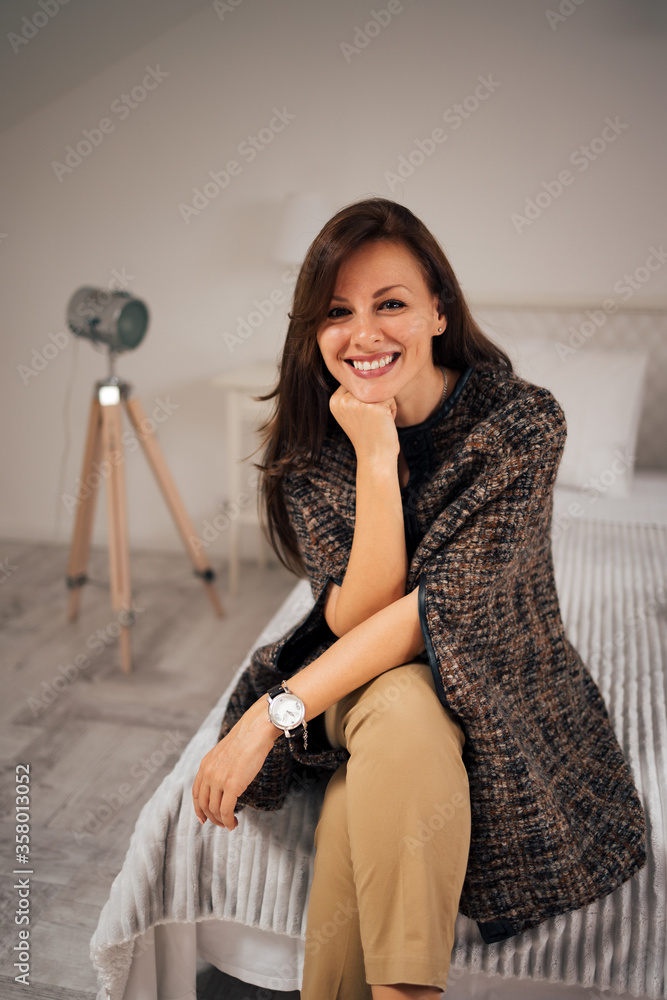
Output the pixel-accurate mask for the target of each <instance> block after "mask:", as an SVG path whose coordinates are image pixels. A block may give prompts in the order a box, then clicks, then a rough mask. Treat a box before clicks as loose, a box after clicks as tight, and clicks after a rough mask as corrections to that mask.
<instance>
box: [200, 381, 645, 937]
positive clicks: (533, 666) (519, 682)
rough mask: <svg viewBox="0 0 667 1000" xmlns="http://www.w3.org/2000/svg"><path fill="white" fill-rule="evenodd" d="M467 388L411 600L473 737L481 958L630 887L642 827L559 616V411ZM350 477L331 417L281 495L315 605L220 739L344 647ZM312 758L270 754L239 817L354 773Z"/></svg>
mask: <svg viewBox="0 0 667 1000" xmlns="http://www.w3.org/2000/svg"><path fill="white" fill-rule="evenodd" d="M466 375H467V376H468V377H466V378H461V379H459V385H457V388H456V391H455V393H454V394H453V395H452V397H450V399H449V400H448V401H447V403H445V404H444V406H443V407H442V408H441V409H440V410H439V411H438V413H437V414H436V416H435V417H434V418H432V420H431V421H430V424H429V430H430V441H431V444H430V447H432V448H434V449H435V472H434V473H433V474H432V475H431V476H430V477H428V478H427V480H426V481H425V482H424V483H423V484H422V485H421V488H420V489H419V490H418V491H417V493H416V494H414V493H413V495H412V496H411V499H410V508H411V509H410V510H409V511H406V512H405V513H406V516H410V517H412V518H413V519H414V520H413V523H416V525H417V526H418V530H419V537H420V541H419V543H418V544H417V547H416V550H415V551H414V554H413V556H412V559H411V561H410V565H409V571H408V577H407V581H406V593H409V592H411V591H412V590H413V589H414V588H415V587H418V588H419V599H418V604H419V616H420V622H421V628H422V634H423V637H424V644H425V648H426V655H427V657H428V661H429V663H430V666H431V669H432V672H433V677H434V680H435V685H436V690H437V692H438V695H439V697H440V699H441V701H442V703H443V704H444V705H445V706H446V707H447V708H448V710H449V711H450V712H451V713H452V714H453V715H454V716H455V717H456V719H457V721H458V722H459V724H460V725H461V727H462V729H463V731H464V734H465V737H466V741H465V747H464V757H463V760H464V763H465V766H466V770H467V772H468V779H469V784H470V797H471V810H472V834H471V844H470V854H469V860H468V868H467V872H466V878H465V882H464V886H463V891H462V894H461V899H460V902H459V908H460V910H461V911H462V912H463V913H464V914H466V915H467V916H469V917H471V918H472V919H474V920H476V921H477V922H478V924H479V927H480V930H481V933H482V936H483V938H484V940H485V941H487V942H488V941H499V940H502V939H504V938H507V937H510V936H511V935H513V934H516V933H518V932H520V931H522V930H527V929H528V928H530V927H532V926H534V925H536V924H537V923H540V922H541V921H542V920H545V919H546V918H547V917H551V916H555V915H556V914H559V913H564V912H567V911H568V910H572V909H577V908H579V907H581V906H584V905H587V904H588V903H591V902H592V901H593V900H595V899H597V898H599V897H601V896H604V895H606V894H608V893H609V892H611V891H612V890H614V889H616V888H617V887H618V886H620V885H621V884H622V883H623V882H625V881H626V880H627V879H629V878H630V877H631V876H632V875H634V874H635V873H636V872H637V871H638V870H639V869H640V868H641V867H642V866H643V864H644V862H645V821H644V814H643V810H642V807H641V804H640V802H639V798H638V795H637V792H636V789H635V785H634V782H633V779H632V775H631V773H630V771H629V768H628V766H627V764H626V762H625V760H624V758H623V755H622V752H621V750H620V747H619V745H618V742H617V740H616V737H615V735H614V731H613V729H612V727H611V724H610V721H609V717H608V714H607V711H606V708H605V705H604V702H603V700H602V697H601V695H600V693H599V691H598V689H597V687H596V685H595V683H594V681H593V679H592V677H591V675H590V673H589V672H588V670H587V668H586V666H585V665H584V663H583V662H582V660H581V658H580V656H579V654H578V653H577V652H576V650H575V649H574V648H573V647H572V645H571V644H570V643H569V642H568V640H567V637H566V635H565V631H564V627H563V623H562V619H561V615H560V609H559V604H558V595H557V592H556V585H555V581H554V573H553V563H552V555H551V533H550V528H551V513H552V503H553V484H554V480H555V476H556V471H557V468H558V463H559V460H560V456H561V453H562V449H563V445H564V441H565V434H566V429H565V419H564V416H563V413H562V411H561V409H560V407H559V406H558V404H557V403H556V401H555V400H554V398H553V396H551V394H550V393H549V392H547V391H546V390H545V389H541V388H538V387H536V386H533V385H530V384H529V383H527V382H525V381H523V380H522V379H520V378H519V377H517V376H516V375H513V374H508V373H506V372H498V371H491V370H484V369H480V370H477V371H469V372H468V373H466ZM355 477H356V457H355V452H354V448H353V446H352V444H351V442H350V441H349V439H348V438H347V436H346V435H345V434H344V432H343V431H342V430H341V429H340V428H339V427H338V425H337V424H336V423H335V421H334V420H333V418H331V420H330V422H329V428H328V431H327V435H326V437H325V441H324V444H323V448H322V454H321V457H320V460H319V461H318V462H317V463H316V464H315V465H314V466H313V467H311V468H310V469H308V470H306V471H302V472H292V473H290V474H289V476H287V477H285V480H284V483H283V489H284V496H285V501H286V504H287V509H288V512H289V515H290V520H291V522H292V524H293V526H294V530H295V532H296V536H297V539H298V542H299V547H300V550H301V552H302V554H303V558H304V562H305V565H306V569H307V572H308V576H309V579H310V582H311V587H312V591H313V595H314V598H315V605H314V607H313V609H312V610H311V612H310V613H309V614H308V615H307V616H306V617H305V619H304V620H303V621H302V622H300V623H299V624H298V625H296V626H295V627H294V628H292V629H290V630H289V631H288V632H287V633H286V634H285V635H284V636H283V637H281V638H280V639H279V640H278V641H277V642H274V643H271V644H270V645H267V646H263V647H261V648H260V649H257V650H256V651H255V652H254V654H253V656H252V660H251V663H250V666H249V667H248V668H247V670H246V671H245V672H244V674H243V675H242V677H241V678H240V680H239V683H238V685H237V687H236V689H235V690H234V692H233V694H232V697H231V699H230V702H229V704H228V707H227V710H226V713H225V717H224V720H223V724H222V728H221V732H220V735H221V736H224V735H225V734H226V733H227V732H228V731H229V729H231V727H232V726H233V725H234V723H235V722H236V721H237V720H238V719H239V718H240V716H241V715H242V714H243V712H244V711H245V710H246V709H247V708H249V707H250V705H251V704H252V703H253V702H254V701H255V700H256V699H257V698H259V697H261V696H262V695H263V694H264V693H265V692H266V691H268V689H269V688H270V687H272V686H273V685H274V684H276V683H280V681H281V680H283V679H286V680H287V679H288V678H289V677H291V676H293V675H294V674H295V673H296V672H298V670H299V669H301V668H302V667H303V666H305V665H306V664H307V663H310V662H311V661H313V660H314V659H316V658H317V657H318V656H319V655H321V653H322V652H323V651H324V650H325V649H326V648H327V647H328V646H329V645H331V643H332V642H334V641H335V636H334V635H333V633H331V632H330V630H329V628H328V626H327V624H326V621H325V619H324V613H323V608H324V602H325V599H326V592H327V587H328V584H329V582H330V581H331V580H334V581H335V582H337V583H341V582H342V579H343V577H344V575H345V568H346V566H347V561H348V558H349V554H350V549H351V546H352V539H353V535H354V522H355V497H356V491H355ZM313 743H314V741H313V740H309V745H308V750H307V751H306V750H304V748H303V741H302V740H289V741H288V740H285V739H279V740H276V742H275V744H274V746H273V748H272V750H271V751H270V753H269V755H268V757H267V758H266V761H265V763H264V766H263V767H262V770H261V771H260V772H259V774H258V775H257V777H256V778H255V779H254V781H253V782H252V783H251V784H250V785H249V786H248V788H247V789H246V791H245V792H244V793H243V795H242V796H241V797H240V799H239V806H238V807H239V808H240V807H242V806H243V805H248V806H251V807H254V808H257V809H277V808H279V807H280V806H281V805H282V804H283V803H284V801H285V798H286V795H287V794H288V792H289V791H290V789H292V788H293V787H295V786H296V785H297V784H303V783H304V781H305V782H307V781H308V780H310V779H313V778H316V779H317V778H321V777H323V776H326V775H327V774H330V773H331V772H332V771H333V770H335V769H336V768H337V767H338V766H339V765H340V764H341V763H343V762H344V761H345V760H346V759H347V757H348V753H347V751H346V750H337V751H334V750H331V749H329V748H328V747H324V746H322V745H317V743H316V742H315V745H313ZM418 766H419V765H418V761H415V767H418ZM437 794H438V792H437V789H434V798H435V797H437Z"/></svg>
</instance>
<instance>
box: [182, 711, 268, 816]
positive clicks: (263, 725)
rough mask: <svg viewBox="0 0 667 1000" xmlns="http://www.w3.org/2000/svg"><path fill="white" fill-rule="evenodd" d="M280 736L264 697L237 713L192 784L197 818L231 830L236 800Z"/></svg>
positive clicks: (208, 754)
mask: <svg viewBox="0 0 667 1000" xmlns="http://www.w3.org/2000/svg"><path fill="white" fill-rule="evenodd" d="M280 735H281V732H280V730H279V729H277V728H276V727H275V726H274V725H273V723H272V722H271V721H270V720H269V717H268V712H267V703H266V699H265V698H260V699H259V700H258V701H256V702H255V704H254V705H252V706H251V707H250V708H249V709H248V711H247V712H244V714H243V715H242V716H241V718H240V719H239V721H238V722H237V723H236V725H235V726H234V728H233V729H230V731H229V732H228V733H227V735H226V736H225V737H224V739H222V740H220V742H219V743H217V744H216V745H215V746H214V747H213V749H212V750H209V752H208V753H207V754H206V756H205V757H204V758H203V760H202V762H201V764H200V765H199V770H198V771H197V777H196V778H195V782H194V785H193V786H192V799H193V802H194V807H195V812H196V814H197V819H198V820H199V822H200V823H205V822H206V820H207V818H208V819H210V820H211V822H212V823H215V825H216V826H222V827H225V828H226V829H228V830H234V829H235V828H236V827H237V826H238V822H239V821H238V819H237V818H236V816H235V815H234V807H235V805H236V800H237V799H238V797H239V795H241V794H242V793H243V792H244V791H245V790H246V788H247V787H248V785H249V784H250V782H251V781H252V780H253V778H254V777H255V776H256V775H257V774H258V773H259V771H260V770H261V767H262V764H263V763H264V761H265V760H266V758H267V755H268V753H269V750H270V749H271V747H272V746H273V743H274V740H275V739H276V738H277V737H278V736H280Z"/></svg>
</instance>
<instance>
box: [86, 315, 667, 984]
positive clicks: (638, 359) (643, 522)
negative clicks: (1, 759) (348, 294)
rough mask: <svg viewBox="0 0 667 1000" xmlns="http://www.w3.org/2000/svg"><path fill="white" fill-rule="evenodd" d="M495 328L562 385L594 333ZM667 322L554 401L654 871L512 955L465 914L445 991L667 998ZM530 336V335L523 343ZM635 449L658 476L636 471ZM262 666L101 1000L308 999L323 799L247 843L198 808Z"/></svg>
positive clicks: (295, 599) (266, 822)
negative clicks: (211, 972)
mask: <svg viewBox="0 0 667 1000" xmlns="http://www.w3.org/2000/svg"><path fill="white" fill-rule="evenodd" d="M612 321H614V322H613V323H612ZM485 322H486V324H487V325H488V327H489V328H490V329H491V331H492V333H493V334H494V336H496V339H498V340H500V341H501V342H504V343H505V345H506V346H508V347H510V346H511V353H513V354H514V360H515V361H518V362H520V363H518V367H519V369H520V370H521V369H523V373H525V374H526V375H527V377H529V378H531V380H533V381H539V382H540V383H541V384H548V379H549V378H552V377H554V372H552V371H550V368H553V367H554V345H555V344H558V343H561V344H564V345H565V347H568V346H571V345H570V344H569V341H568V340H567V339H566V337H567V334H566V336H565V337H563V333H562V331H567V330H568V328H571V329H572V330H574V331H575V332H576V331H580V329H581V326H582V324H584V323H585V322H586V315H585V314H563V313H560V312H554V311H550V312H545V311H539V312H538V311H526V310H523V311H521V310H519V311H510V310H496V311H495V312H494V313H492V314H491V315H490V316H489V314H488V313H487V315H486V317H485ZM591 323H593V320H591ZM624 323H625V327H624V326H623V324H624ZM666 323H667V317H664V316H663V315H662V314H652V315H651V316H650V317H649V320H648V321H647V322H646V323H645V326H644V329H645V331H646V334H645V336H644V340H643V341H642V343H641V344H640V348H641V349H640V348H638V347H637V344H636V343H635V344H634V345H633V344H632V343H628V342H625V341H623V339H622V336H623V330H624V329H625V330H626V332H627V331H629V332H628V333H627V336H628V337H630V336H632V337H636V329H637V326H638V320H637V315H629V316H628V317H625V318H624V317H622V316H619V315H618V314H615V315H613V316H609V317H608V319H607V320H606V321H605V325H604V326H603V327H602V328H600V327H596V330H597V331H598V333H604V335H605V337H607V338H610V337H612V343H609V342H608V341H607V342H606V343H600V345H596V349H595V350H594V349H592V348H590V346H588V345H587V349H586V350H581V351H579V349H578V348H577V349H576V352H575V354H574V355H569V354H567V352H565V353H564V357H565V358H566V360H565V361H564V362H563V370H561V369H556V370H555V376H556V378H558V377H559V376H562V375H563V373H564V372H565V373H566V375H567V378H566V379H565V380H564V382H563V386H564V387H561V390H559V391H558V392H557V393H556V394H557V396H558V398H559V399H561V402H563V405H564V408H565V412H566V416H567V418H568V424H569V426H570V437H571V445H570V451H569V454H566V456H564V465H563V475H562V477H559V484H558V487H557V490H556V497H555V503H554V521H553V541H554V563H555V569H556V580H557V586H558V591H559V597H560V601H561V608H562V612H563V618H564V621H565V624H566V628H567V631H568V635H569V637H570V639H571V641H572V642H573V643H574V645H575V646H576V647H577V649H578V650H579V652H580V653H581V654H582V656H583V658H584V660H585V662H586V663H587V664H588V665H589V668H590V670H591V673H592V674H593V676H594V678H595V680H596V682H597V683H598V686H599V687H600V690H601V691H602V694H603V696H604V698H605V702H606V704H607V706H608V709H609V712H610V717H611V719H612V722H613V725H614V728H615V731H616V734H617V736H618V739H619V742H620V743H621V746H622V747H623V750H624V753H625V755H626V759H627V760H628V762H629V764H630V766H631V768H632V771H633V774H634V776H635V780H636V782H637V787H638V789H639V792H640V795H641V797H642V801H643V803H644V807H645V810H646V814H647V822H648V863H647V866H646V867H645V868H644V869H643V870H642V872H640V873H639V875H637V876H636V877H635V878H634V879H632V880H631V881H630V882H628V883H626V884H625V885H624V886H622V887H621V888H620V889H619V890H618V891H617V892H615V893H612V894H611V895H610V896H608V897H606V898H605V899H603V900H599V901H598V902H596V903H595V904H593V905H592V906H589V907H586V908H585V909H582V910H579V911H576V912H574V913H571V914H567V915H563V916H560V917H557V918H554V919H552V920H549V921H546V922H545V923H543V924H541V925H540V926H539V927H537V928H535V929H534V930H533V931H530V932H527V933H525V934H522V935H518V936H516V937H515V938H511V939H509V940H508V941H505V942H503V943H500V944H495V945H485V944H484V943H483V942H482V940H481V937H480V935H479V931H478V929H477V926H476V924H474V923H473V922H471V921H469V920H467V919H466V918H465V917H463V916H462V915H461V914H459V918H458V921H457V927H456V944H455V949H454V955H453V962H452V970H451V973H450V986H449V987H448V990H447V995H448V997H449V998H454V1000H456V998H457V997H477V998H485V1000H510V998H511V1000H516V998H520V997H522V996H525V997H530V998H533V1000H551V998H555V997H563V998H564V1000H580V998H584V997H596V996H597V997H603V996H607V997H610V998H617V997H638V998H651V1000H659V998H667V976H666V965H667V944H666V940H667V922H666V916H665V904H666V902H667V712H666V676H667V675H666V671H665V667H666V660H667V581H666V580H665V567H666V566H667V471H660V470H661V469H662V470H665V469H667V460H666V456H665V455H664V447H665V444H664V436H660V435H656V434H655V433H654V430H653V428H654V425H655V424H656V422H657V424H658V426H660V427H661V428H662V429H663V435H664V428H666V427H667V414H666V413H665V412H664V407H665V406H667V393H665V391H664V387H665V384H666V383H667V375H666V373H667V363H665V359H664V358H662V356H661V355H660V351H662V350H664V345H665V344H667V329H665V324H666ZM614 324H615V325H614ZM639 325H641V324H639ZM517 330H518V331H519V332H520V331H521V330H523V331H527V332H528V333H529V334H530V337H529V338H528V340H527V341H526V345H525V346H524V347H521V346H520V336H517V335H516V334H517ZM536 330H537V331H540V333H539V335H538V334H537V333H536ZM619 330H620V331H621V333H619V332H618V331H619ZM656 330H657V334H656ZM610 331H611V332H610ZM615 331H616V332H615ZM554 332H555V334H556V337H558V336H560V337H562V338H563V339H562V340H560V341H558V340H556V339H555V338H554ZM613 337H616V341H613ZM508 338H509V341H511V344H510V343H508ZM619 338H620V342H619ZM652 338H653V339H652ZM536 341H537V342H538V343H537V348H538V349H537V350H536ZM600 347H602V348H604V350H600V349H599V348H600ZM610 347H611V348H614V350H612V351H610V350H609V349H608V348H610ZM540 352H542V355H541V354H540ZM596 354H598V355H599V357H595V355H596ZM612 355H613V357H612ZM649 358H650V363H647V359H649ZM656 359H657V360H656ZM541 364H542V365H543V369H540V365H541ZM601 366H602V369H603V376H604V377H603V378H602V379H601V383H602V384H603V387H604V393H601V394H599V398H598V399H597V400H596V406H595V411H594V413H593V414H591V410H590V400H589V398H588V397H590V395H591V393H590V392H589V391H584V390H585V389H587V388H588V387H589V385H590V380H591V377H592V376H591V372H593V373H594V374H595V373H598V374H599V373H600V371H601ZM605 366H606V367H605ZM545 372H546V374H544V373H545ZM659 386H661V388H659ZM549 387H551V386H549ZM656 390H657V391H656ZM554 391H556V388H554ZM568 392H569V394H570V395H569V397H568ZM605 394H606V396H608V397H609V398H608V399H604V398H602V397H603V396H604V395H605ZM563 396H564V397H568V399H567V401H565V400H564V398H561V397H563ZM582 397H585V402H586V406H588V407H589V408H588V410H585V412H584V413H583V414H582V413H579V412H578V411H577V407H581V405H582ZM621 402H622V404H623V405H621ZM605 407H606V409H605ZM619 410H620V411H622V414H623V419H620V418H619V414H618V412H617V411H619ZM582 438H583V441H582ZM635 450H636V452H637V454H641V455H643V456H644V464H646V465H648V466H649V467H650V466H651V465H652V466H653V467H654V468H655V470H656V471H653V472H642V473H636V472H634V468H633V466H634V463H633V461H632V456H633V455H634V454H635ZM582 477H583V478H582ZM311 605H312V595H311V593H310V588H309V585H308V583H307V582H306V581H301V582H299V583H298V584H297V585H296V586H295V588H294V590H293V591H292V593H291V594H290V596H289V598H288V599H287V601H286V602H285V603H284V604H283V606H282V607H281V608H280V609H279V611H278V612H277V613H276V615H275V616H274V617H273V618H272V620H271V621H270V622H269V623H268V624H267V625H266V627H265V628H264V629H263V631H262V632H261V634H260V635H259V636H258V637H257V641H256V643H255V646H258V645H262V644H264V643H266V642H270V641H272V640H273V639H275V638H277V637H278V636H279V635H281V634H282V633H284V631H285V630H286V629H287V628H288V627H289V626H290V625H292V624H293V623H295V622H296V621H298V620H299V619H300V618H302V617H303V616H304V615H305V614H306V613H307V611H308V610H309V608H310V606H311ZM255 646H254V647H253V648H255ZM251 652H252V651H249V653H248V656H247V657H246V660H245V661H244V663H243V664H242V665H241V667H240V668H239V671H238V673H237V675H236V676H235V677H234V678H233V680H232V682H231V684H230V685H229V687H228V688H227V690H226V691H225V692H223V693H222V695H221V697H220V699H219V701H218V704H217V705H216V706H215V707H214V709H213V710H212V711H211V713H210V714H209V716H208V717H207V719H206V720H205V721H204V723H203V724H202V726H201V727H200V729H199V731H198V732H197V733H196V734H195V736H194V737H193V739H192V741H191V742H190V744H189V745H188V747H187V748H186V749H185V751H184V753H183V755H182V757H181V759H180V760H179V762H178V763H177V765H176V767H175V768H174V770H173V771H172V772H171V774H170V775H168V776H167V778H166V779H165V780H164V781H163V783H162V785H161V786H160V787H159V789H158V790H157V791H156V792H155V794H154V795H153V797H152V798H151V799H150V801H149V802H147V803H146V805H145V806H144V808H143V810H142V812H141V814H140V816H139V819H138V821H137V825H136V828H135V831H134V833H133V836H132V839H131V842H130V845H129V849H128V853H127V857H126V860H125V862H124V865H123V868H122V870H121V872H120V873H119V875H118V877H117V878H116V880H115V881H114V883H113V886H112V888H111V893H110V898H109V900H108V902H107V904H106V905H105V907H104V909H103V911H102V913H101V916H100V920H99V924H98V927H97V930H96V932H95V935H94V937H93V940H92V942H91V958H92V961H93V963H94V965H95V967H96V969H97V971H98V976H99V983H100V991H99V994H98V997H99V1000H153V998H155V1000H158V998H162V997H164V998H167V997H168V998H170V1000H195V998H196V987H195V980H196V972H197V963H198V961H199V962H201V961H206V962H209V963H210V964H212V965H214V966H216V967H217V968H219V969H222V970H223V971H225V972H228V973H229V974H230V975H233V976H235V977H236V978H238V979H241V980H242V981H244V982H247V983H253V984H255V985H256V986H259V987H265V988H268V989H276V990H285V991H289V990H295V989H299V986H300V982H301V970H302V965H303V936H304V932H305V918H306V907H307V896H308V888H309V884H310V879H311V877H312V861H313V845H312V838H313V832H314V829H315V824H316V822H317V817H318V815H319V809H320V805H321V799H322V795H323V792H324V784H323V783H322V782H312V783H309V784H308V783H306V784H304V786H303V787H299V788H297V789H296V790H295V791H294V792H293V794H291V795H290V797H289V799H288V801H287V802H286V804H285V806H284V807H283V808H282V809H281V810H279V811H278V812H275V813H257V812H254V811H253V810H250V809H245V810H242V812H241V813H239V826H238V828H237V829H236V830H235V831H234V832H233V833H229V832H227V831H224V830H220V829H219V828H216V827H213V826H212V825H211V824H206V826H205V827H203V828H202V827H201V826H200V824H199V823H198V822H197V820H196V817H195V815H194V811H193V809H192V805H191V795H190V789H191V786H192V781H193V779H194V775H195V773H196V771H197V768H198V766H199V762H200V760H201V758H202V756H203V755H204V754H205V753H206V752H207V750H208V749H209V748H210V746H211V745H212V744H213V742H214V741H215V738H216V735H217V731H218V727H219V722H220V719H221V717H222V714H223V712H224V708H225V706H226V703H227V699H228V697H229V694H230V692H231V690H232V688H233V687H234V685H235V683H236V680H237V677H238V675H239V674H240V672H241V671H242V670H243V669H245V666H246V665H247V663H248V661H249V658H250V653H251Z"/></svg>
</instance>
